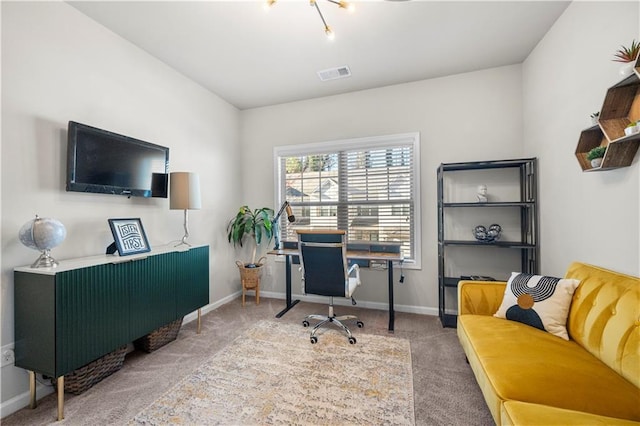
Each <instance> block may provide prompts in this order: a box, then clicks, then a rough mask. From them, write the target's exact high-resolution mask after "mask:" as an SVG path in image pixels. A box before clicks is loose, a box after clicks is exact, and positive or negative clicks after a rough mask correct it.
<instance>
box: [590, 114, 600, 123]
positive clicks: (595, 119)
mask: <svg viewBox="0 0 640 426" xmlns="http://www.w3.org/2000/svg"><path fill="white" fill-rule="evenodd" d="M599 118H600V111H598V112H594V113H593V114H591V124H592V125H593V126H597V125H598V119H599Z"/></svg>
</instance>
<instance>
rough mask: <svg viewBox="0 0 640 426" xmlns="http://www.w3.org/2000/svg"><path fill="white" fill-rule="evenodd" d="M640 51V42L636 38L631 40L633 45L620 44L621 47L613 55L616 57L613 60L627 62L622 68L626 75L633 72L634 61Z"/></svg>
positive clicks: (621, 72)
mask: <svg viewBox="0 0 640 426" xmlns="http://www.w3.org/2000/svg"><path fill="white" fill-rule="evenodd" d="M639 52H640V43H637V42H636V41H635V40H633V41H632V42H631V46H629V47H625V46H620V49H618V50H617V51H616V53H615V54H614V55H613V56H614V58H615V59H613V61H615V62H622V63H624V64H625V65H623V66H622V68H620V74H622V75H623V76H625V77H626V76H628V75H631V73H633V61H635V60H636V58H637V57H638V53H639Z"/></svg>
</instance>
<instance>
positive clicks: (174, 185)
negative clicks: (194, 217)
mask: <svg viewBox="0 0 640 426" xmlns="http://www.w3.org/2000/svg"><path fill="white" fill-rule="evenodd" d="M169 198H170V200H169V208H170V209H171V210H198V209H200V208H201V207H202V201H201V200H200V177H199V176H198V174H197V173H190V172H173V173H171V174H170V175H169Z"/></svg>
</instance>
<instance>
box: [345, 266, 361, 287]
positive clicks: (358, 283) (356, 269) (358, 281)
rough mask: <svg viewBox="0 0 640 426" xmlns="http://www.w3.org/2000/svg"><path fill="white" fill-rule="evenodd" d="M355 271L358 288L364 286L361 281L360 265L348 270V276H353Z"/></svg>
mask: <svg viewBox="0 0 640 426" xmlns="http://www.w3.org/2000/svg"><path fill="white" fill-rule="evenodd" d="M353 271H355V272H356V276H355V278H356V283H357V284H356V286H359V285H360V284H362V282H361V281H360V265H358V264H357V263H354V264H353V265H351V267H350V268H349V269H348V270H347V275H349V276H351V274H352V273H353Z"/></svg>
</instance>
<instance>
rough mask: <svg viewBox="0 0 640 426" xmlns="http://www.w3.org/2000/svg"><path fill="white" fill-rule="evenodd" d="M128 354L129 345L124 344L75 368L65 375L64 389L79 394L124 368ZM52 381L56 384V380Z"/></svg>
mask: <svg viewBox="0 0 640 426" xmlns="http://www.w3.org/2000/svg"><path fill="white" fill-rule="evenodd" d="M126 354H127V346H126V345H125V346H122V347H120V348H118V349H116V350H115V351H113V352H110V353H108V354H106V355H104V356H103V357H101V358H98V359H96V360H95V361H92V362H90V363H89V364H87V365H85V366H84V367H80V368H78V369H77V370H73V371H72V372H71V373H69V374H66V375H65V376H64V391H65V392H69V393H72V394H75V395H79V394H81V393H82V392H84V391H86V390H87V389H89V388H91V387H92V386H93V385H95V384H96V383H98V382H100V381H101V380H103V379H104V378H106V377H108V376H110V375H112V374H113V373H115V372H116V371H118V370H120V369H121V368H122V364H123V363H124V357H125V355H126ZM52 382H53V383H54V385H55V384H56V380H55V379H53V380H52Z"/></svg>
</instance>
